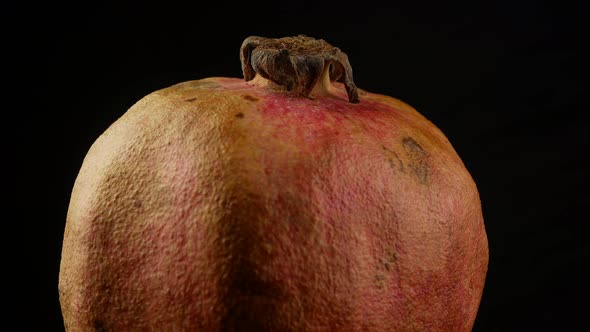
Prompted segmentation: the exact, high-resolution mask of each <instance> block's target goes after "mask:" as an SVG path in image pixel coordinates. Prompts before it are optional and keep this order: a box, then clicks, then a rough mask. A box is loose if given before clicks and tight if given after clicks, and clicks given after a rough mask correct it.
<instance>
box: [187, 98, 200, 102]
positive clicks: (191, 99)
mask: <svg viewBox="0 0 590 332" xmlns="http://www.w3.org/2000/svg"><path fill="white" fill-rule="evenodd" d="M195 100H197V98H189V99H185V100H184V101H188V102H192V101H195Z"/></svg>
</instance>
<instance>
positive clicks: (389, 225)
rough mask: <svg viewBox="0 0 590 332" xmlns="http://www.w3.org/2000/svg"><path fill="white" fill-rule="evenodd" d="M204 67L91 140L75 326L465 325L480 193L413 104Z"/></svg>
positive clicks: (80, 216)
mask: <svg viewBox="0 0 590 332" xmlns="http://www.w3.org/2000/svg"><path fill="white" fill-rule="evenodd" d="M337 91H338V93H339V94H340V98H335V97H316V98H314V99H309V98H301V97H295V96H290V95H287V94H284V93H280V92H276V91H275V92H273V91H270V90H266V89H261V88H260V87H257V86H254V85H252V84H249V83H246V82H244V81H243V80H239V79H231V78H209V79H204V80H199V81H191V82H185V83H181V84H178V85H175V86H172V87H170V88H167V89H163V90H159V91H156V92H154V93H152V94H150V95H148V96H147V97H145V98H143V99H142V100H141V101H139V102H138V103H137V104H135V105H134V106H133V107H132V108H131V109H130V110H129V111H128V112H127V113H126V114H125V115H124V116H123V117H121V118H120V119H119V120H118V121H117V122H116V123H115V124H113V125H112V126H111V127H110V128H109V129H108V130H107V131H106V132H105V133H104V134H103V135H102V136H100V138H99V139H98V140H97V141H96V142H95V143H94V145H93V146H92V148H91V150H90V152H89V153H88V155H87V156H86V159H85V160H84V163H83V166H82V168H81V170H80V174H79V176H78V178H77V180H76V183H75V186H74V190H73V193H72V197H71V203H70V207H69V211H68V219H67V226H66V232H65V238H64V244H63V253H62V262H61V271H60V284H59V291H60V301H61V305H62V311H63V316H64V321H65V325H66V328H67V329H68V330H70V331H83V330H84V331H86V330H93V329H94V330H114V331H124V330H137V329H143V330H149V329H153V330H173V329H176V330H200V331H220V330H224V331H234V330H248V331H250V330H251V331H414V330H417V331H469V330H470V329H471V327H472V325H473V321H474V319H475V316H476V313H477V308H478V305H479V301H480V298H481V294H482V290H483V286H484V280H485V274H486V269H487V262H488V247H487V239H486V234H485V229H484V224H483V218H482V212H481V207H480V206H481V205H480V201H479V196H478V192H477V189H476V186H475V184H474V182H473V180H472V179H471V177H470V175H469V173H468V172H467V170H466V169H465V167H464V165H463V163H462V162H461V160H460V159H459V157H458V156H457V154H456V153H455V151H454V150H453V148H452V147H451V145H450V143H449V142H448V140H447V139H446V138H445V136H444V135H443V134H442V133H441V132H440V131H439V130H438V129H437V128H436V127H435V126H434V125H432V124H431V123H430V122H429V121H428V120H426V119H425V118H424V117H422V116H421V115H420V114H418V113H417V112H416V111H415V110H413V109H412V108H411V107H409V106H407V105H406V104H404V103H402V102H400V101H398V100H396V99H393V98H390V97H386V96H381V95H376V94H371V93H367V92H364V91H361V95H360V97H361V103H360V104H351V103H348V102H347V101H346V99H347V97H346V92H345V91H344V89H343V87H342V86H341V85H337Z"/></svg>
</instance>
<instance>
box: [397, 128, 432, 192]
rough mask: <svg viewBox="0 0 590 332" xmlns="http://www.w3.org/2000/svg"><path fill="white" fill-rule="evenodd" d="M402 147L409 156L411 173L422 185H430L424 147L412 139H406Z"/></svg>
mask: <svg viewBox="0 0 590 332" xmlns="http://www.w3.org/2000/svg"><path fill="white" fill-rule="evenodd" d="M402 146H403V147H404V150H405V152H406V155H407V156H408V159H409V162H408V166H409V168H410V170H411V172H412V173H413V174H414V175H415V176H416V178H417V179H418V180H419V181H420V183H422V184H428V165H427V164H426V157H427V153H426V151H424V149H423V148H422V146H421V145H420V144H418V142H416V140H414V139H413V138H412V137H405V138H404V139H403V140H402Z"/></svg>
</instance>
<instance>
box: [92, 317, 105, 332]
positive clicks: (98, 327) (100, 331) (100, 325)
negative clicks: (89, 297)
mask: <svg viewBox="0 0 590 332" xmlns="http://www.w3.org/2000/svg"><path fill="white" fill-rule="evenodd" d="M92 325H94V330H95V331H97V332H104V331H106V328H105V326H104V322H103V321H102V320H100V319H95V320H94V321H93V322H92Z"/></svg>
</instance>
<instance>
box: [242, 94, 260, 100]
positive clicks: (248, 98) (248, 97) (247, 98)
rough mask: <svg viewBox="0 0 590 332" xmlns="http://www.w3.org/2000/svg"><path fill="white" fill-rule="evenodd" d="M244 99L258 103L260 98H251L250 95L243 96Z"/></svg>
mask: <svg viewBox="0 0 590 332" xmlns="http://www.w3.org/2000/svg"><path fill="white" fill-rule="evenodd" d="M242 97H243V98H244V99H246V100H247V101H252V102H255V101H258V98H256V97H254V96H250V95H242Z"/></svg>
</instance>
